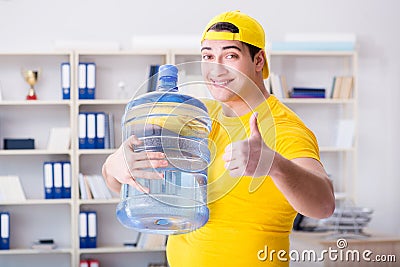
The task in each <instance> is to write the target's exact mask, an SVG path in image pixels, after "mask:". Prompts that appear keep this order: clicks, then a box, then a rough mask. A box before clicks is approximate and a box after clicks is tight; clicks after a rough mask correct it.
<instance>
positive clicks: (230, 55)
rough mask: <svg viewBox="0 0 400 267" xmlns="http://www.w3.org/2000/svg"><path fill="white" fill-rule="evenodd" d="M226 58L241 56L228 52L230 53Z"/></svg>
mask: <svg viewBox="0 0 400 267" xmlns="http://www.w3.org/2000/svg"><path fill="white" fill-rule="evenodd" d="M226 58H227V59H235V58H239V56H238V55H236V54H228V55H226Z"/></svg>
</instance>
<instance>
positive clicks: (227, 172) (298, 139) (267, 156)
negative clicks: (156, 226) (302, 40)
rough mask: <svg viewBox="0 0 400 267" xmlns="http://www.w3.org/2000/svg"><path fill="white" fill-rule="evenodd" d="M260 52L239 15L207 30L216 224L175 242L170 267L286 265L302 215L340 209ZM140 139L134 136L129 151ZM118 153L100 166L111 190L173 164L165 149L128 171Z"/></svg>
mask: <svg viewBox="0 0 400 267" xmlns="http://www.w3.org/2000/svg"><path fill="white" fill-rule="evenodd" d="M264 47H265V35H264V30H263V29H262V27H261V25H260V24H259V23H258V22H257V21H255V20H254V19H253V18H251V17H249V16H247V15H245V14H243V13H241V12H239V11H234V12H226V13H223V14H220V15H218V16H216V17H214V18H213V19H212V20H211V21H210V22H209V24H208V25H207V26H206V28H205V31H204V33H203V36H202V48H201V54H202V62H203V66H202V72H203V77H204V79H205V82H207V85H208V89H209V91H210V93H211V95H212V96H213V98H214V99H215V100H216V101H212V100H211V101H205V103H206V105H207V108H208V110H209V114H210V117H211V118H212V119H213V125H212V131H211V133H210V139H211V140H212V142H214V144H215V150H216V151H215V158H214V161H213V162H212V163H211V165H210V166H209V168H208V179H209V181H208V182H209V187H208V191H209V193H208V201H209V203H208V207H209V209H210V218H209V221H208V222H207V223H206V225H204V226H203V227H201V228H199V229H197V230H196V231H193V232H190V233H188V234H182V235H175V236H170V237H169V240H168V245H167V257H168V261H169V264H170V265H171V266H172V267H177V266H182V267H183V266H184V267H188V266H205V267H208V266H288V264H289V263H288V261H289V255H288V252H289V234H290V231H291V228H292V224H293V220H294V218H295V216H296V214H297V212H299V213H301V214H303V215H305V216H309V217H313V218H325V217H328V216H330V215H331V214H332V212H333V210H334V207H335V201H334V194H333V187H332V184H331V182H330V181H329V179H328V177H327V174H326V172H325V170H324V168H323V166H322V164H321V163H320V161H319V151H318V144H317V141H316V139H315V136H314V135H313V133H312V132H311V131H310V130H309V129H307V127H306V126H305V125H304V123H303V122H302V121H301V120H300V119H299V118H298V117H297V116H296V115H295V114H294V113H293V112H292V111H291V110H289V109H288V108H287V107H286V106H284V105H283V104H282V103H280V102H279V101H278V100H277V99H276V98H275V97H274V96H271V95H269V93H268V90H266V88H265V86H264V79H265V78H267V77H268V75H269V68H268V62H267V59H266V55H265V51H264ZM138 142H140V141H139V140H138V139H137V138H135V137H132V138H130V139H128V141H127V142H125V143H124V144H123V145H124V146H126V147H131V146H132V144H136V143H138ZM130 149H131V148H130ZM122 153H123V151H122V149H121V148H120V149H119V150H118V151H117V152H116V153H114V154H113V155H111V156H110V157H109V158H108V159H107V160H106V162H105V164H104V166H103V175H104V177H105V179H106V181H107V183H108V185H109V187H110V188H112V189H114V190H118V189H119V187H120V183H129V184H131V185H133V186H136V187H137V184H136V182H135V180H134V177H135V176H136V177H144V178H149V179H159V178H160V177H162V174H159V173H157V172H145V171H143V168H147V167H156V168H157V167H163V166H166V165H167V164H168V162H167V161H166V160H165V155H163V154H162V153H157V152H154V153H153V152H151V153H147V154H141V155H140V156H135V157H134V158H130V159H129V160H128V161H129V163H128V164H129V166H131V172H129V171H128V170H125V168H121V167H123V166H124V162H123V155H122ZM149 158H151V159H150V160H149ZM131 175H132V176H131ZM265 248H267V250H266V249H265ZM279 251H281V252H279ZM282 251H283V252H282ZM271 252H272V253H271ZM274 252H275V254H274ZM278 252H279V253H278ZM285 253H286V254H285ZM266 255H267V256H268V257H265V256H266ZM278 255H279V257H278Z"/></svg>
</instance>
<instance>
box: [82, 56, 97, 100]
mask: <svg viewBox="0 0 400 267" xmlns="http://www.w3.org/2000/svg"><path fill="white" fill-rule="evenodd" d="M78 90H79V91H78V92H79V99H95V93H96V64H95V63H93V62H90V63H87V62H79V64H78Z"/></svg>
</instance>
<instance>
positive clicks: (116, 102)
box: [78, 99, 130, 105]
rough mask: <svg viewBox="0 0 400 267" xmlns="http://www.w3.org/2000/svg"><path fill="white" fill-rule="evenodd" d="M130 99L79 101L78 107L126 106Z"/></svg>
mask: <svg viewBox="0 0 400 267" xmlns="http://www.w3.org/2000/svg"><path fill="white" fill-rule="evenodd" d="M129 101H130V99H91V100H90V99H88V100H78V105H126V104H128V102H129Z"/></svg>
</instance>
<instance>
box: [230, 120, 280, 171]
mask: <svg viewBox="0 0 400 267" xmlns="http://www.w3.org/2000/svg"><path fill="white" fill-rule="evenodd" d="M257 116H258V114H257V113H254V114H252V116H251V117H250V121H249V122H250V137H249V138H248V139H245V140H241V141H237V142H233V143H231V144H229V145H228V146H227V147H226V148H225V154H224V155H223V156H222V159H223V160H224V161H225V162H226V163H225V168H227V169H228V170H229V173H230V175H231V176H232V177H240V176H252V177H260V176H265V175H268V173H269V170H270V168H271V166H272V162H273V159H274V155H275V151H273V150H271V149H270V148H269V147H268V146H267V145H266V144H265V143H264V140H263V139H262V136H261V133H260V130H259V129H258V124H257Z"/></svg>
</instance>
